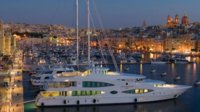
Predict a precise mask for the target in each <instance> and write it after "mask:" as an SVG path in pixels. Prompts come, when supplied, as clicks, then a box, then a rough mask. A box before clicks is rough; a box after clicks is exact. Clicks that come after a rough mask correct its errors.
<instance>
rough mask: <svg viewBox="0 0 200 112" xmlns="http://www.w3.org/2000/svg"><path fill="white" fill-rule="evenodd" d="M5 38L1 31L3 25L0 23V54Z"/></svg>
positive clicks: (2, 50)
mask: <svg viewBox="0 0 200 112" xmlns="http://www.w3.org/2000/svg"><path fill="white" fill-rule="evenodd" d="M4 46H5V37H4V30H3V23H2V22H1V21H0V53H4Z"/></svg>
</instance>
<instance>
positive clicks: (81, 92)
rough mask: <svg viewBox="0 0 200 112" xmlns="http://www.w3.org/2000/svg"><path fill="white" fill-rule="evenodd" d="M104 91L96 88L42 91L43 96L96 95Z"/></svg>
mask: <svg viewBox="0 0 200 112" xmlns="http://www.w3.org/2000/svg"><path fill="white" fill-rule="evenodd" d="M104 93H105V92H104V91H94V90H77V91H44V92H41V96H42V97H58V96H94V95H98V94H104Z"/></svg>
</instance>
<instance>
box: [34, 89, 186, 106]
mask: <svg viewBox="0 0 200 112" xmlns="http://www.w3.org/2000/svg"><path fill="white" fill-rule="evenodd" d="M187 89H188V88H183V89H178V90H176V91H171V92H156V93H148V94H143V95H124V96H123V95H122V94H121V95H112V96H111V95H109V96H101V95H100V96H73V97H51V98H46V99H45V98H38V99H36V105H37V106H41V107H43V106H80V105H109V104H126V103H145V102H155V101H162V100H169V99H175V98H177V97H178V96H180V95H181V94H182V93H183V92H185V91H186V90H187Z"/></svg>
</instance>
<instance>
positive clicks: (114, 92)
mask: <svg viewBox="0 0 200 112" xmlns="http://www.w3.org/2000/svg"><path fill="white" fill-rule="evenodd" d="M110 93H111V94H117V93H118V92H117V91H111V92H110Z"/></svg>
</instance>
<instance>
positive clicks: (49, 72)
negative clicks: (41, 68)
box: [44, 71, 53, 74]
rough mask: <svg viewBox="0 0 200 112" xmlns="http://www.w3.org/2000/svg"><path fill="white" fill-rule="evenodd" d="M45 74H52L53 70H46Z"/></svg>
mask: <svg viewBox="0 0 200 112" xmlns="http://www.w3.org/2000/svg"><path fill="white" fill-rule="evenodd" d="M44 73H45V74H52V73H53V71H46V72H44Z"/></svg>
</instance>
